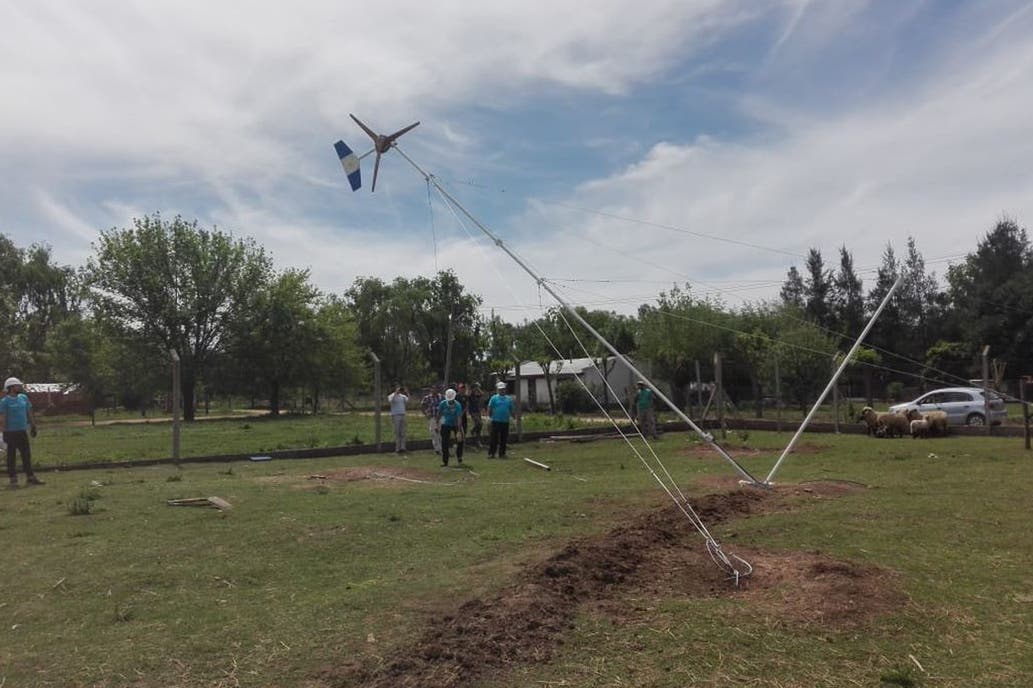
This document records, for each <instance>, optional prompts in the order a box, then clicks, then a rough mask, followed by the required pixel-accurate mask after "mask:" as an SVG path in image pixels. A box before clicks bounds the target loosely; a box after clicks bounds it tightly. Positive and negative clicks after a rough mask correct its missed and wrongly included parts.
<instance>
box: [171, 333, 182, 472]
mask: <svg viewBox="0 0 1033 688" xmlns="http://www.w3.org/2000/svg"><path fill="white" fill-rule="evenodd" d="M169 354H170V355H171V357H172V460H173V461H175V462H176V463H179V417H180V416H179V405H180V400H179V397H180V388H179V385H180V382H179V353H178V352H177V351H176V350H175V349H172V350H171V351H170V352H169Z"/></svg>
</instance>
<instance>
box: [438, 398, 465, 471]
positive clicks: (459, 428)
mask: <svg viewBox="0 0 1033 688" xmlns="http://www.w3.org/2000/svg"><path fill="white" fill-rule="evenodd" d="M438 409H439V411H440V413H439V414H438V416H439V417H440V418H441V465H442V466H447V465H448V458H449V456H448V450H449V448H450V445H451V439H452V438H453V437H454V438H455V442H456V462H457V463H459V465H460V466H461V465H462V464H463V420H462V419H463V405H462V404H460V403H459V402H458V401H456V391H455V390H454V389H451V388H449V389H446V390H445V400H444V401H442V402H441V404H440V405H439V406H438Z"/></svg>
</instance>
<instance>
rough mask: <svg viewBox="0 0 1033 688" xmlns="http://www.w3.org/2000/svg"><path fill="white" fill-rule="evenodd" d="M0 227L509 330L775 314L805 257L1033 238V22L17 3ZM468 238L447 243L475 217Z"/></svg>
mask: <svg viewBox="0 0 1033 688" xmlns="http://www.w3.org/2000/svg"><path fill="white" fill-rule="evenodd" d="M0 26H2V27H3V28H4V31H3V33H4V39H3V40H2V41H0V93H3V94H4V99H3V106H2V107H0V180H2V183H0V232H2V233H4V234H6V235H7V236H8V237H10V238H11V239H12V240H13V241H14V242H15V243H16V244H18V245H20V246H27V245H29V244H32V243H45V244H49V245H50V246H51V247H52V248H53V251H54V255H55V257H56V259H57V260H58V261H59V262H61V263H66V264H72V265H81V264H83V263H85V261H86V260H87V259H88V258H89V256H90V255H91V254H92V242H94V241H95V240H96V239H97V237H98V236H99V233H100V232H101V231H104V230H110V229H112V228H122V227H129V226H131V224H132V220H133V218H135V217H141V216H143V215H145V214H151V213H154V212H161V213H162V214H163V215H164V216H166V217H172V216H175V215H176V214H181V215H183V216H184V217H186V218H187V219H191V220H192V219H197V220H198V221H199V222H200V223H201V224H202V225H206V226H212V225H214V226H217V227H219V228H220V229H222V230H224V231H228V232H231V233H233V234H234V235H235V236H238V237H250V238H253V239H254V240H255V241H256V242H258V243H259V244H261V245H262V246H264V247H265V248H266V250H267V251H268V252H269V253H270V254H271V255H272V257H273V260H274V262H275V265H276V266H277V268H279V269H287V268H300V269H308V270H310V271H311V276H312V281H313V283H314V284H316V285H317V286H318V287H319V288H320V289H322V290H324V291H326V292H334V293H341V292H343V291H344V290H345V289H347V288H348V287H349V286H350V285H351V284H352V283H353V282H354V280H355V279H356V278H358V277H360V276H374V277H381V278H384V279H386V280H391V279H394V278H395V277H397V276H405V277H413V276H416V275H432V274H434V273H435V272H436V271H437V270H439V269H451V270H454V271H455V272H456V274H457V275H458V276H459V278H460V279H461V280H462V281H463V283H464V284H465V285H466V286H467V288H468V289H469V290H471V291H473V292H475V293H477V294H480V295H481V296H482V298H483V301H484V304H483V305H484V312H485V314H487V313H488V312H490V310H491V309H494V310H495V311H496V312H497V313H498V314H499V315H501V316H503V317H505V318H506V319H509V320H513V321H519V320H522V319H524V318H531V317H535V316H536V315H538V313H539V311H540V309H541V308H543V307H548V306H551V305H553V304H554V303H555V302H554V300H553V298H552V296H551V295H550V294H549V293H548V290H547V289H543V288H540V287H539V285H538V284H537V283H536V282H535V281H534V280H533V279H532V278H531V277H530V276H529V275H528V274H527V273H525V272H523V271H522V269H521V268H520V267H519V266H518V265H517V264H516V263H515V262H514V261H513V260H511V259H510V258H509V257H507V256H506V255H505V254H503V253H502V252H501V251H500V250H499V249H498V248H497V247H496V246H495V245H494V244H493V243H491V242H489V241H486V240H485V238H484V236H483V234H481V233H480V231H479V230H478V229H477V227H476V226H475V225H474V224H473V223H472V222H470V221H469V220H465V221H463V222H461V221H460V220H459V219H458V218H462V217H463V216H462V215H461V213H459V212H456V213H455V214H453V211H452V209H450V206H449V205H447V204H446V203H445V202H444V201H443V199H442V197H441V195H440V194H439V193H438V192H437V191H436V190H435V189H434V188H433V187H428V184H427V182H426V181H425V178H424V177H423V176H422V175H421V174H420V173H419V172H417V171H416V170H415V169H414V168H413V167H411V166H410V164H409V162H407V161H406V160H405V158H403V157H402V156H401V155H399V152H398V151H391V152H389V153H388V154H387V155H386V156H385V157H384V160H383V162H382V165H381V169H380V176H379V180H378V183H377V190H376V192H375V193H370V191H369V182H370V180H371V177H372V165H371V162H372V158H367V159H366V160H364V161H363V176H364V186H363V188H362V189H361V190H360V191H358V192H352V191H351V189H350V187H349V186H348V183H347V179H346V177H345V175H344V172H343V170H342V168H341V165H340V163H339V162H338V160H337V157H336V155H335V153H334V151H333V142H334V141H336V140H337V139H339V138H341V139H344V140H345V141H347V142H348V143H349V144H350V145H351V146H352V148H354V149H356V150H358V151H360V152H364V151H365V150H367V149H368V148H369V141H368V139H367V138H366V137H365V134H363V132H362V131H361V130H360V129H359V128H358V127H357V126H356V125H355V124H354V123H353V122H352V121H351V119H350V118H349V113H354V114H356V115H357V116H359V117H360V118H362V119H363V120H364V121H365V122H367V123H368V124H370V125H371V126H372V127H373V128H374V129H376V130H377V131H381V132H385V133H388V132H391V131H394V130H396V129H399V128H401V127H403V126H405V125H407V124H409V123H411V122H414V121H417V120H419V121H420V122H421V124H420V126H419V127H417V128H416V129H414V130H413V131H412V132H410V133H408V134H406V135H405V136H404V137H402V138H401V139H400V140H399V150H400V151H403V152H404V153H405V154H406V155H407V156H409V158H411V159H412V161H414V162H415V163H417V164H418V165H419V166H420V167H421V168H423V169H424V170H425V171H427V172H429V173H430V174H432V175H434V179H435V180H437V182H438V183H439V184H441V186H442V187H443V188H444V189H445V190H446V191H447V192H448V193H449V194H452V195H453V196H454V197H456V198H457V199H458V200H459V201H460V202H461V203H462V205H463V206H464V207H465V208H466V209H467V210H468V211H469V213H470V214H471V215H472V216H473V217H475V218H476V219H477V221H478V222H480V223H482V224H483V225H484V226H485V227H487V228H488V229H489V230H490V231H491V232H493V233H494V234H496V235H497V236H498V237H500V238H501V239H502V240H503V241H504V243H505V245H506V246H508V247H510V248H511V250H513V251H514V252H515V253H516V254H518V255H519V256H520V258H521V259H522V260H523V261H524V262H525V263H526V264H527V265H528V266H530V267H531V269H532V270H533V271H534V272H535V273H536V274H537V275H538V276H540V277H544V278H546V280H547V282H546V283H545V286H546V287H548V288H550V289H552V290H554V291H555V292H556V293H557V294H559V295H560V296H561V297H562V298H564V299H566V300H567V301H568V302H570V303H574V304H584V305H587V306H589V307H590V308H605V309H610V310H616V311H618V312H624V313H632V312H635V310H636V309H637V307H638V305H639V304H641V303H649V302H653V301H654V300H655V298H656V296H657V294H658V293H659V292H660V291H661V290H666V289H669V288H670V287H671V286H672V285H674V284H676V283H677V284H679V285H684V284H690V285H691V289H692V290H693V291H694V292H695V293H698V294H700V295H709V296H713V297H717V298H720V299H721V300H722V301H724V302H725V303H726V304H727V305H729V306H731V307H739V306H741V305H743V304H744V303H749V302H757V301H760V300H763V299H772V298H776V297H777V294H778V290H779V288H780V286H781V283H782V282H783V280H784V279H785V275H786V272H787V270H788V269H789V267H790V266H792V265H796V266H797V267H798V268H800V269H801V270H802V269H803V267H804V265H803V263H804V256H805V255H806V253H807V251H808V249H809V248H812V247H814V248H818V249H819V250H821V252H822V255H823V256H824V258H825V261H826V264H828V265H829V266H830V267H834V266H836V265H838V252H839V249H840V247H842V246H846V247H847V249H848V250H849V251H851V253H852V254H853V256H854V262H855V265H856V266H857V267H858V269H859V272H860V273H861V277H862V278H863V279H864V281H865V288H866V289H867V288H868V287H870V286H871V285H872V283H873V281H874V269H875V268H876V267H877V266H878V264H879V263H880V261H881V256H882V253H883V251H884V250H885V248H886V246H887V245H891V246H892V247H893V248H894V249H895V250H896V251H897V252H898V254H900V253H902V252H903V251H904V250H905V246H906V242H907V237H908V236H913V237H914V238H915V240H916V243H917V246H918V248H919V250H920V251H921V252H922V254H923V255H924V257H925V259H926V262H927V266H928V268H929V269H930V270H933V271H936V273H937V275H938V276H939V277H940V278H941V279H942V277H943V275H944V273H945V271H946V268H947V266H948V265H949V264H951V262H957V261H958V260H959V259H960V258H961V257H963V256H964V254H966V253H967V252H970V251H972V250H973V249H974V248H975V247H976V244H977V242H978V241H979V240H980V239H981V238H982V237H983V236H984V235H985V233H986V232H987V231H988V230H989V229H991V228H992V226H993V225H994V224H995V223H996V222H997V220H999V219H1000V218H1001V217H1003V216H1007V217H1010V218H1013V219H1015V220H1017V221H1018V222H1019V224H1020V225H1022V226H1028V225H1029V224H1030V222H1031V218H1033V164H1031V161H1033V136H1031V124H1030V123H1031V122H1033V116H1031V114H1030V113H1031V112H1033V2H1018V1H1011V0H981V1H978V2H975V1H974V2H960V1H957V2H955V1H950V0H941V1H933V0H928V1H920V0H898V1H895V2H884V1H877V0H872V1H865V0H828V1H819V0H781V1H772V2H763V1H761V0H724V1H723V0H644V1H643V2H639V3H636V4H634V6H629V5H628V3H626V2H617V1H615V0H593V2H592V3H585V2H584V1H583V0H581V1H579V2H567V1H565V0H551V1H550V2H537V1H534V0H527V1H523V2H519V3H515V2H492V1H486V2H479V3H473V2H461V1H459V0H439V1H438V2H434V3H427V2H419V3H416V2H390V1H385V2H379V3H370V2H362V3H358V2H354V1H353V0H343V1H342V0H334V1H333V2H330V1H326V2H324V1H322V0H308V1H304V2H299V3H283V2H277V3H272V2H266V1H264V0H252V1H250V2H238V1H227V2H218V3H213V2H195V1H193V0H177V1H176V2H170V1H166V0H149V1H147V2H131V1H128V0H119V1H117V2H114V1H106V0H94V1H91V2H89V3H69V2H56V1H51V0H34V2H31V3H28V2H23V1H21V0H0ZM457 216H458V218H457Z"/></svg>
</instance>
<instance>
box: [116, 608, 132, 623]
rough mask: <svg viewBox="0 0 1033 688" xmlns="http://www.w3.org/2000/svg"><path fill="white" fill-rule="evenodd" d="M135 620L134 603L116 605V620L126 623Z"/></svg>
mask: <svg viewBox="0 0 1033 688" xmlns="http://www.w3.org/2000/svg"><path fill="white" fill-rule="evenodd" d="M132 620H133V605H131V604H120V605H117V606H116V607H115V621H116V622H118V623H126V622H129V621H132Z"/></svg>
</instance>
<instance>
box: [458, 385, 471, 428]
mask: <svg viewBox="0 0 1033 688" xmlns="http://www.w3.org/2000/svg"><path fill="white" fill-rule="evenodd" d="M456 401H458V402H459V405H460V406H462V407H463V417H462V426H463V437H464V438H465V437H466V435H467V434H468V433H469V431H470V418H469V416H470V397H469V395H468V394H467V387H466V383H465V382H460V383H458V384H456Z"/></svg>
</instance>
